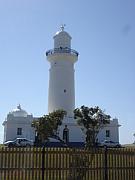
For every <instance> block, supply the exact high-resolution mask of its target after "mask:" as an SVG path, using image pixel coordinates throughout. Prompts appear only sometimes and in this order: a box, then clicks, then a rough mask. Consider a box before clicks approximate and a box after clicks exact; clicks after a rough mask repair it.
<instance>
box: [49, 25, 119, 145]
mask: <svg viewBox="0 0 135 180" xmlns="http://www.w3.org/2000/svg"><path fill="white" fill-rule="evenodd" d="M53 39H54V48H53V49H51V50H49V51H47V52H46V56H47V60H48V61H49V63H50V69H49V92H48V112H53V111H54V110H57V109H63V110H65V111H66V112H67V117H66V118H65V119H64V122H63V125H62V126H61V127H60V129H59V135H60V136H61V137H62V134H63V129H64V126H65V125H67V127H68V129H69V142H74V143H78V142H84V140H85V135H84V133H83V132H82V130H81V127H79V126H78V125H77V123H76V121H75V120H74V118H73V116H74V115H73V111H74V109H75V82H74V81H75V78H74V74H75V69H74V64H75V62H77V60H78V55H79V53H78V52H77V51H75V50H73V49H71V39H72V38H71V36H70V35H69V34H68V33H67V32H66V31H65V30H64V26H62V27H61V29H60V30H59V31H58V32H57V33H56V34H55V35H54V37H53ZM118 127H119V125H118V120H116V119H114V120H111V122H110V124H108V125H107V126H106V127H105V128H104V129H102V130H101V131H100V132H99V134H98V141H99V142H101V141H103V140H105V139H108V140H113V141H117V142H118V141H119V132H118Z"/></svg>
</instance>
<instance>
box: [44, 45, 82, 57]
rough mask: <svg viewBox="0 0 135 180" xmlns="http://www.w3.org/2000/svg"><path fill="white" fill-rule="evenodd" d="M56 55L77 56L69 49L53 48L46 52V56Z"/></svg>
mask: <svg viewBox="0 0 135 180" xmlns="http://www.w3.org/2000/svg"><path fill="white" fill-rule="evenodd" d="M56 53H67V54H72V55H75V56H78V55H79V53H78V52H77V51H75V50H73V49H70V48H62V47H60V48H54V49H50V50H48V51H47V52H46V56H49V55H52V54H56Z"/></svg>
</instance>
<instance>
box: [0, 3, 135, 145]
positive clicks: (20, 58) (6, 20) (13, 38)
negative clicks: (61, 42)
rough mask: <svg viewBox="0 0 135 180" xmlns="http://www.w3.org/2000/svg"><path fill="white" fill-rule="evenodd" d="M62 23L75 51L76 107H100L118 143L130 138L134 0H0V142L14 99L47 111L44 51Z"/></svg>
mask: <svg viewBox="0 0 135 180" xmlns="http://www.w3.org/2000/svg"><path fill="white" fill-rule="evenodd" d="M61 24H66V27H65V30H66V31H67V32H68V33H69V34H70V35H71V36H72V48H73V49H75V50H77V51H78V52H79V60H78V62H77V63H76V65H75V93H76V107H80V106H81V105H85V106H89V107H91V106H99V107H100V108H101V109H103V110H105V112H106V113H107V114H110V115H111V117H112V118H115V117H117V118H118V119H119V124H120V125H121V127H120V128H119V131H120V143H122V144H129V143H133V141H134V137H133V133H134V132H135V1H134V0H72V1H67V0H23V1H22V0H12V1H11V0H0V143H1V142H2V141H3V132H4V131H3V126H2V123H3V121H4V119H5V118H6V116H7V114H8V112H10V111H12V109H14V108H16V106H17V105H18V104H19V103H20V104H21V106H22V108H23V109H25V110H26V111H27V112H28V113H32V114H33V115H34V116H42V115H43V114H47V106H48V80H49V71H48V70H49V63H48V62H47V61H46V57H45V52H46V51H47V50H49V49H52V48H53V36H54V34H55V33H56V32H57V31H58V30H59V29H60V26H61Z"/></svg>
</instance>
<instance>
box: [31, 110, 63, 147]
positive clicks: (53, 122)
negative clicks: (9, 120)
mask: <svg viewBox="0 0 135 180" xmlns="http://www.w3.org/2000/svg"><path fill="white" fill-rule="evenodd" d="M65 115H66V111H64V110H56V111H54V112H52V113H49V114H48V115H44V116H42V117H40V118H38V119H36V120H34V121H33V122H32V127H34V128H35V131H36V134H37V139H38V142H39V143H43V142H44V141H45V140H47V139H48V138H49V137H52V136H54V135H56V134H57V130H58V126H60V125H61V124H62V120H63V118H64V116H65Z"/></svg>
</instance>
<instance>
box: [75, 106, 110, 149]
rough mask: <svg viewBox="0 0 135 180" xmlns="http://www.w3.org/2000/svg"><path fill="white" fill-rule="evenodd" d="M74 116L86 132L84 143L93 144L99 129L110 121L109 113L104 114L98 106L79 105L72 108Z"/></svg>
mask: <svg viewBox="0 0 135 180" xmlns="http://www.w3.org/2000/svg"><path fill="white" fill-rule="evenodd" d="M74 118H75V119H77V122H78V124H79V125H80V126H82V128H83V130H84V131H85V134H86V145H87V147H89V146H95V145H96V142H97V135H98V133H99V130H100V129H101V128H103V127H104V126H105V125H106V124H109V122H110V118H111V117H110V115H107V114H105V113H104V112H103V111H102V110H101V109H100V108H99V107H98V106H96V107H91V108H89V107H85V106H81V107H80V108H76V109H75V110H74Z"/></svg>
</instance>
